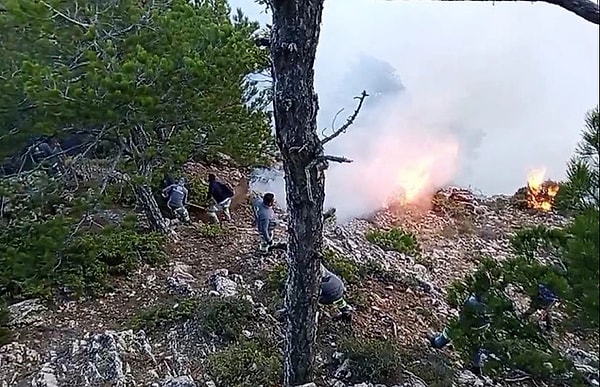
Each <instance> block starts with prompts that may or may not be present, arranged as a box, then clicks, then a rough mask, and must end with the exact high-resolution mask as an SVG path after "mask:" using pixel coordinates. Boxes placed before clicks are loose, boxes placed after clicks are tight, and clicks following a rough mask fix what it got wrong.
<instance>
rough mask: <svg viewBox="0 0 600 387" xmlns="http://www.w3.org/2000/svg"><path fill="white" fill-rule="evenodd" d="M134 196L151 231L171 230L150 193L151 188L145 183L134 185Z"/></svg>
mask: <svg viewBox="0 0 600 387" xmlns="http://www.w3.org/2000/svg"><path fill="white" fill-rule="evenodd" d="M135 196H136V199H137V201H138V203H139V204H140V206H141V207H142V210H143V211H144V214H145V215H146V218H147V220H148V225H149V226H150V228H151V229H152V230H153V231H158V232H161V233H163V234H170V233H171V230H170V229H169V226H168V225H167V222H166V221H165V218H164V217H163V216H162V213H161V212H160V208H158V203H156V199H155V198H154V195H153V194H152V189H151V188H150V187H149V186H147V185H145V184H139V185H136V186H135Z"/></svg>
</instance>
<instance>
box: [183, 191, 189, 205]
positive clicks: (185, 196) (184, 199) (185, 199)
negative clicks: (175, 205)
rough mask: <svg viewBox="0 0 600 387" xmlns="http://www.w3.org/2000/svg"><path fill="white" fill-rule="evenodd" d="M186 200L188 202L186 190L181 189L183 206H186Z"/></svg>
mask: <svg viewBox="0 0 600 387" xmlns="http://www.w3.org/2000/svg"><path fill="white" fill-rule="evenodd" d="M187 200H188V189H187V188H185V187H183V205H184V206H186V205H187Z"/></svg>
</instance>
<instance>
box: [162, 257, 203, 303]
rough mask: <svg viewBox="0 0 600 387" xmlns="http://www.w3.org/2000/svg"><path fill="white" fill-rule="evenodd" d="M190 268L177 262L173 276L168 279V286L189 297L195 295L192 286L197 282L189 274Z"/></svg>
mask: <svg viewBox="0 0 600 387" xmlns="http://www.w3.org/2000/svg"><path fill="white" fill-rule="evenodd" d="M189 270H190V267H189V266H188V265H186V264H183V263H181V262H175V264H174V265H173V269H172V272H171V275H170V276H169V277H168V278H167V284H168V285H169V287H170V288H171V289H173V291H174V292H175V293H177V294H180V295H184V296H189V295H192V294H193V293H194V288H193V287H192V284H193V283H195V282H196V279H195V278H194V276H193V275H191V274H190V273H189Z"/></svg>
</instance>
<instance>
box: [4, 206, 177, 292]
mask: <svg viewBox="0 0 600 387" xmlns="http://www.w3.org/2000/svg"><path fill="white" fill-rule="evenodd" d="M164 243H165V241H164V237H163V236H162V235H160V234H156V233H141V232H139V231H137V229H136V228H135V226H134V225H132V224H130V223H124V224H123V225H120V226H107V227H104V228H103V229H89V228H86V227H79V226H77V225H76V224H75V223H74V221H73V220H72V219H71V218H69V217H67V216H61V215H57V216H54V217H52V218H49V219H48V220H45V221H41V222H30V223H29V222H27V223H23V224H20V225H19V226H14V227H11V228H8V229H5V230H3V232H2V233H0V297H2V298H5V299H7V300H13V299H19V298H26V297H45V298H49V297H51V296H52V294H53V291H54V290H55V289H60V290H61V291H62V292H63V294H64V295H69V296H80V295H82V294H83V293H85V292H91V293H95V292H99V291H101V290H102V289H103V286H104V285H105V283H106V280H107V278H108V275H109V274H126V273H129V272H131V271H133V270H135V269H137V268H138V267H139V266H140V265H141V264H144V263H147V264H151V265H156V264H160V263H162V262H163V260H164V258H165V254H164V250H163V246H164Z"/></svg>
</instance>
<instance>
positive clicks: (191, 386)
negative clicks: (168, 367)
mask: <svg viewBox="0 0 600 387" xmlns="http://www.w3.org/2000/svg"><path fill="white" fill-rule="evenodd" d="M206 385H207V386H210V385H209V384H208V383H207V384H206ZM160 386H161V387H197V385H196V382H194V380H193V379H192V378H190V377H189V376H178V377H176V378H169V379H167V380H165V381H163V382H162V383H161V385H160Z"/></svg>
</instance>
